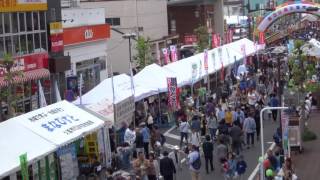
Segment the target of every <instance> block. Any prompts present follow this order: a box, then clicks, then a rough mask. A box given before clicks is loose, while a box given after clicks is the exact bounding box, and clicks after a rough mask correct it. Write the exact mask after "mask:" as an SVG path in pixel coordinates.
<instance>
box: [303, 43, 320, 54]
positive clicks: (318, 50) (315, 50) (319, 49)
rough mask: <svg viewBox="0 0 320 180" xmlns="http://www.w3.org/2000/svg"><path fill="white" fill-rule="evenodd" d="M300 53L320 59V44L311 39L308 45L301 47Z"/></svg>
mask: <svg viewBox="0 0 320 180" xmlns="http://www.w3.org/2000/svg"><path fill="white" fill-rule="evenodd" d="M302 51H303V52H304V53H305V54H307V55H309V56H314V57H317V58H319V57H320V42H319V41H317V40H316V39H311V40H310V41H309V42H308V43H306V44H305V45H303V46H302Z"/></svg>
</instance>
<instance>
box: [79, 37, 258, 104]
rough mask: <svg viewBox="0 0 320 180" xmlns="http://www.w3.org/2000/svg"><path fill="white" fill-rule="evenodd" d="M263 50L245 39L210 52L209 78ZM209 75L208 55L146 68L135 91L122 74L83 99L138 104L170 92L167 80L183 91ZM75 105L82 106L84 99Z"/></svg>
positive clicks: (99, 86)
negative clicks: (194, 67)
mask: <svg viewBox="0 0 320 180" xmlns="http://www.w3.org/2000/svg"><path fill="white" fill-rule="evenodd" d="M243 47H245V53H243V50H242V49H243ZM259 49H260V48H259V46H255V44H254V42H252V41H250V40H248V39H246V38H244V39H241V40H238V41H235V42H233V43H230V44H226V45H223V46H221V47H219V48H215V49H212V50H209V51H208V74H212V73H215V72H217V71H219V70H220V69H221V67H222V65H223V66H224V67H227V66H229V65H231V64H233V63H235V62H236V61H239V60H241V59H243V58H244V56H249V55H251V54H254V53H255V52H256V51H257V50H259ZM221 61H222V63H221ZM192 64H197V67H198V70H197V75H196V77H192ZM206 75H207V72H206V70H205V67H204V53H199V54H196V55H194V56H192V57H189V58H186V59H182V60H180V61H176V62H173V63H170V64H168V65H165V66H163V67H161V66H159V65H157V64H152V65H149V66H147V67H145V68H144V69H143V70H141V71H140V72H139V73H137V74H136V75H135V76H134V77H133V91H132V88H131V79H130V77H129V76H128V75H126V74H120V75H118V76H114V77H113V78H108V79H106V80H104V81H102V82H101V83H100V84H98V85H97V86H96V87H95V88H93V89H92V90H91V91H89V92H88V93H86V94H84V95H83V96H82V104H83V105H89V104H95V103H98V102H99V101H101V100H103V99H109V100H110V101H111V102H114V104H117V103H118V102H121V101H122V100H124V99H126V98H128V97H129V96H132V95H133V94H134V97H135V101H139V100H142V99H144V98H146V97H149V96H152V95H155V94H158V93H160V92H166V91H167V77H176V78H177V83H178V86H179V87H182V86H185V85H191V84H192V83H193V82H196V81H198V80H200V79H202V78H204V77H205V76H206ZM112 83H113V85H112ZM112 87H113V88H114V90H113V89H112ZM113 92H114V93H113ZM74 103H75V104H76V105H80V98H79V99H77V100H76V101H75V102H74Z"/></svg>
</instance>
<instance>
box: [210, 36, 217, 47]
mask: <svg viewBox="0 0 320 180" xmlns="http://www.w3.org/2000/svg"><path fill="white" fill-rule="evenodd" d="M211 41H212V48H213V49H214V48H216V47H218V37H217V34H214V33H212V40H211Z"/></svg>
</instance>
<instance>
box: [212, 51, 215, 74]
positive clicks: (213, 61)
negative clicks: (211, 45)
mask: <svg viewBox="0 0 320 180" xmlns="http://www.w3.org/2000/svg"><path fill="white" fill-rule="evenodd" d="M211 56H212V65H213V66H212V68H213V72H215V70H216V69H215V68H216V53H215V52H212V54H211Z"/></svg>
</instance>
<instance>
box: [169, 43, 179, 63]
mask: <svg viewBox="0 0 320 180" xmlns="http://www.w3.org/2000/svg"><path fill="white" fill-rule="evenodd" d="M170 53H171V62H175V61H177V60H178V55H177V46H176V45H171V46H170Z"/></svg>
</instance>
